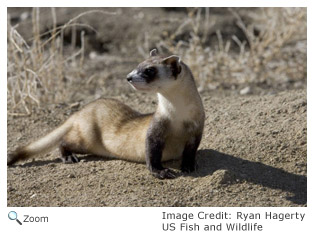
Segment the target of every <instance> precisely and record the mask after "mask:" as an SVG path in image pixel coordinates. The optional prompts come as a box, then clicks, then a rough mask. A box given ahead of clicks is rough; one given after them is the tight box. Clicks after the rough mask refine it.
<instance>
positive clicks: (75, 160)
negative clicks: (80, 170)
mask: <svg viewBox="0 0 313 239" xmlns="http://www.w3.org/2000/svg"><path fill="white" fill-rule="evenodd" d="M61 159H62V162H63V163H66V164H68V163H78V162H79V158H77V157H76V155H75V154H71V155H68V156H63V157H62V158H61Z"/></svg>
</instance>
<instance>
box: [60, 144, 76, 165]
mask: <svg viewBox="0 0 313 239" xmlns="http://www.w3.org/2000/svg"><path fill="white" fill-rule="evenodd" d="M60 151H61V155H62V157H61V159H62V162H63V163H66V164H67V163H78V162H79V159H78V158H77V156H76V155H75V154H73V152H72V151H70V150H69V148H68V147H67V146H66V144H65V143H62V144H61V146H60Z"/></svg>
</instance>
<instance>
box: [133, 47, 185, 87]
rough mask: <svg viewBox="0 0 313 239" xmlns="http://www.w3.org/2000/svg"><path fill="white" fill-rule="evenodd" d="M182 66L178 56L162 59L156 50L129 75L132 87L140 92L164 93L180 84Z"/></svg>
mask: <svg viewBox="0 0 313 239" xmlns="http://www.w3.org/2000/svg"><path fill="white" fill-rule="evenodd" d="M181 71H182V65H181V61H180V58H179V57H178V56H175V55H172V56H169V57H161V56H158V55H157V51H156V49H154V50H152V51H151V52H150V57H149V58H148V59H147V60H145V61H144V62H142V63H140V64H139V65H138V66H137V68H136V69H134V70H133V71H132V72H131V73H129V74H128V75H127V81H128V82H129V83H130V85H131V86H132V87H133V88H134V89H136V90H140V91H153V92H162V91H164V90H169V89H172V88H173V87H175V85H177V84H179V76H180V74H181Z"/></svg>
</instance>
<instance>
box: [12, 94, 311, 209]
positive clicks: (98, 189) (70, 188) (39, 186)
mask: <svg viewBox="0 0 313 239" xmlns="http://www.w3.org/2000/svg"><path fill="white" fill-rule="evenodd" d="M117 98H118V97H117ZM120 98H121V100H123V101H124V102H130V105H131V106H132V107H135V108H136V109H138V110H141V111H144V112H148V111H151V110H153V109H154V108H155V104H153V102H154V98H152V97H148V96H147V95H144V94H140V95H138V94H136V93H132V94H129V95H128V96H127V97H126V96H124V97H120ZM125 98H126V99H125ZM202 99H203V102H204V106H205V111H206V123H205V131H204V135H203V140H202V142H201V145H200V148H199V151H198V153H197V170H196V172H195V173H193V174H190V175H182V176H180V177H178V178H176V179H173V180H158V179H155V178H153V177H152V176H151V175H150V174H149V172H148V170H147V169H146V166H145V165H141V164H135V163H130V162H124V161H121V160H106V159H103V158H96V157H92V156H82V157H81V159H82V160H81V162H80V163H77V164H72V165H68V164H63V163H61V162H60V161H59V160H57V159H56V158H57V157H58V152H57V151H55V152H53V153H51V154H47V155H43V156H41V157H37V158H36V160H35V161H33V160H28V161H27V162H24V163H23V164H20V165H18V166H14V167H9V168H8V206H306V197H307V194H306V185H307V177H306V171H307V169H306V165H307V164H306V145H307V141H306V131H307V127H306V91H305V90H298V91H289V92H281V93H279V94H275V95H269V96H262V97H260V96H244V97H243V96H242V97H238V96H210V95H209V94H203V95H202ZM70 111H72V108H70V106H69V105H67V104H63V105H50V106H49V107H46V109H45V110H43V111H38V112H37V114H33V115H32V116H31V117H28V118H24V119H23V118H18V119H10V118H9V120H8V132H10V134H9V135H8V144H9V149H12V148H13V146H16V144H18V143H19V144H21V143H24V142H28V141H30V140H32V139H34V138H36V137H38V136H40V135H43V134H44V133H45V132H48V131H49V130H50V129H53V128H54V127H55V126H56V125H58V123H60V122H61V121H62V120H63V119H65V118H66V117H67V115H68V114H69V113H70ZM177 165H178V162H173V163H171V164H170V165H169V166H170V167H174V168H177Z"/></svg>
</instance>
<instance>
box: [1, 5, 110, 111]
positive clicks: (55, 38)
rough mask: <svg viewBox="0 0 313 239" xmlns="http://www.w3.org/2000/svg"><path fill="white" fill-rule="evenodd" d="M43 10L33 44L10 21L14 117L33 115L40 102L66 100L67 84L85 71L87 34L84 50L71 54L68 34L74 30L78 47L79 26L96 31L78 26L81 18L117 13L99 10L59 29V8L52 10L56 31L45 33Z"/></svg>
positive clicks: (35, 11) (36, 18)
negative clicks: (42, 29)
mask: <svg viewBox="0 0 313 239" xmlns="http://www.w3.org/2000/svg"><path fill="white" fill-rule="evenodd" d="M39 11H40V8H33V12H32V31H33V38H32V39H31V43H30V44H28V43H27V41H26V40H25V39H23V37H22V36H21V35H20V34H19V33H18V31H17V30H16V28H17V26H11V25H10V20H9V19H8V27H7V43H8V61H7V64H8V65H7V72H8V79H7V99H8V100H7V102H8V114H10V115H15V116H25V115H29V114H31V112H32V107H33V106H36V107H37V106H39V105H40V103H47V102H50V103H52V102H54V103H56V102H62V101H64V100H65V98H66V97H67V95H68V87H67V85H70V84H71V83H72V82H73V81H75V80H80V79H81V78H82V76H83V68H84V31H82V32H81V36H80V38H81V47H80V49H78V50H76V52H74V49H75V48H74V47H73V48H72V51H71V53H70V54H68V53H65V50H64V31H65V30H67V29H71V28H72V29H74V30H73V31H72V32H73V35H72V45H73V46H75V39H76V35H75V34H76V31H75V28H76V27H77V26H84V27H88V28H90V29H92V30H94V29H93V28H92V27H91V26H89V25H86V24H81V23H78V22H77V20H78V19H79V18H81V17H82V16H84V15H86V14H92V13H102V14H114V13H110V12H104V11H98V10H92V11H87V12H84V13H82V14H80V15H78V16H76V17H74V18H73V19H71V20H69V21H68V22H67V23H66V24H64V25H63V26H60V27H57V24H56V22H57V19H56V13H55V9H54V8H51V16H52V21H53V28H52V30H50V31H49V32H45V33H43V34H41V33H40V18H39V16H40V12H39ZM8 18H9V16H8ZM94 31H95V30H94ZM72 93H73V92H72Z"/></svg>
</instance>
